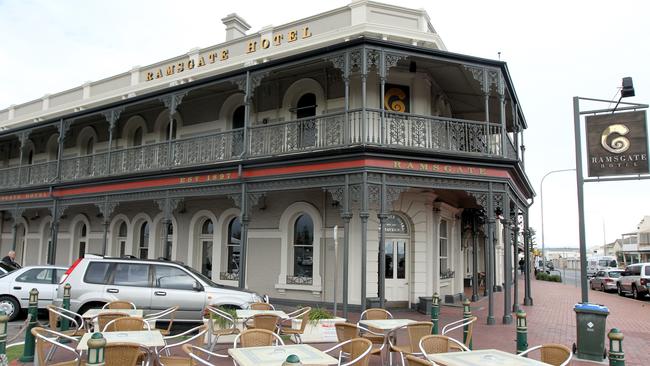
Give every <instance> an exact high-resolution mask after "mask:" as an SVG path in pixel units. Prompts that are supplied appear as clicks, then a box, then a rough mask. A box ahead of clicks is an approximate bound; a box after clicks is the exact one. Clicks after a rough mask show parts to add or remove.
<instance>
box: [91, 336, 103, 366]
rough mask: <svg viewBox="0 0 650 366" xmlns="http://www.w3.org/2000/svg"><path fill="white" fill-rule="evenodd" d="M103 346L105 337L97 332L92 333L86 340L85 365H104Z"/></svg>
mask: <svg viewBox="0 0 650 366" xmlns="http://www.w3.org/2000/svg"><path fill="white" fill-rule="evenodd" d="M104 347H106V339H105V338H104V336H103V335H102V334H101V333H99V332H96V333H93V335H92V336H90V339H89V340H88V362H87V363H86V364H87V365H96V366H104Z"/></svg>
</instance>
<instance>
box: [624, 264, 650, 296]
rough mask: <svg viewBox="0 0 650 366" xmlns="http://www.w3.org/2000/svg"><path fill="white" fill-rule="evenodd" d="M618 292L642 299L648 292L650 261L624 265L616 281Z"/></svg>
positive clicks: (649, 286)
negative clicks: (623, 270) (623, 269)
mask: <svg viewBox="0 0 650 366" xmlns="http://www.w3.org/2000/svg"><path fill="white" fill-rule="evenodd" d="M616 287H617V290H618V294H619V295H621V296H625V294H626V293H630V294H632V297H634V298H635V299H639V300H640V299H642V298H643V297H645V295H647V294H648V293H649V292H650V263H635V264H630V265H629V266H627V267H625V272H623V273H622V275H621V277H619V279H618V281H617V282H616Z"/></svg>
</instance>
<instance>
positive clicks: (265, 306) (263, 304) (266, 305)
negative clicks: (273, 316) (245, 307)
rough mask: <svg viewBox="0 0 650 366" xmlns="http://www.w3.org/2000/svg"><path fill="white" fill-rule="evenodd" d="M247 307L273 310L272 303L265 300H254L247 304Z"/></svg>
mask: <svg viewBox="0 0 650 366" xmlns="http://www.w3.org/2000/svg"><path fill="white" fill-rule="evenodd" d="M249 308H250V309H251V310H275V307H273V305H271V304H269V303H266V302H254V303H252V304H251V305H250V306H249Z"/></svg>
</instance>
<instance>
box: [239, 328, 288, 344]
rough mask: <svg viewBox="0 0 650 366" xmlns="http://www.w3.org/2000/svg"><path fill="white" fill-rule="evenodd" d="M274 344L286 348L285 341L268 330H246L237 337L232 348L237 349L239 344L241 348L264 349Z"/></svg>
mask: <svg viewBox="0 0 650 366" xmlns="http://www.w3.org/2000/svg"><path fill="white" fill-rule="evenodd" d="M274 343H275V345H283V346H284V341H283V340H282V338H280V336H279V335H277V334H276V333H275V332H272V331H270V330H267V329H246V330H245V331H243V332H241V333H239V334H238V335H237V337H235V341H234V342H233V345H232V346H233V348H237V344H239V347H240V348H245V347H263V346H273V345H274Z"/></svg>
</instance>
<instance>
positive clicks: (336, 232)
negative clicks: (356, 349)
mask: <svg viewBox="0 0 650 366" xmlns="http://www.w3.org/2000/svg"><path fill="white" fill-rule="evenodd" d="M338 247H339V226H338V225H334V316H338V315H337V314H336V311H337V310H338V301H337V296H336V291H337V287H338V286H337V285H338V282H339V276H338V273H339V250H338ZM345 280H347V279H345Z"/></svg>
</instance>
